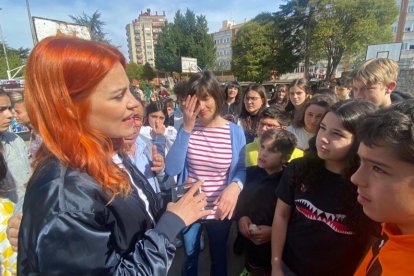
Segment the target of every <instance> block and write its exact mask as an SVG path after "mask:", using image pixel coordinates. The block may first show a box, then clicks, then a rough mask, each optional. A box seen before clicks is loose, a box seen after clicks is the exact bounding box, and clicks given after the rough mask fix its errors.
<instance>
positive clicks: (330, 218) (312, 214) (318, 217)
mask: <svg viewBox="0 0 414 276" xmlns="http://www.w3.org/2000/svg"><path fill="white" fill-rule="evenodd" d="M295 203H296V210H298V212H299V213H301V214H302V215H304V216H305V217H306V218H308V219H310V220H315V221H320V222H323V223H325V224H326V225H328V226H329V227H330V228H331V229H332V230H334V231H335V232H337V233H340V234H344V235H353V234H354V233H353V232H352V231H350V229H349V228H348V226H346V225H345V224H343V221H344V219H345V217H346V216H345V215H343V214H332V213H329V212H325V211H323V210H321V209H319V208H318V207H316V206H315V205H313V204H312V203H311V202H310V201H309V200H306V199H296V200H295Z"/></svg>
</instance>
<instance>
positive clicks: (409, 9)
mask: <svg viewBox="0 0 414 276" xmlns="http://www.w3.org/2000/svg"><path fill="white" fill-rule="evenodd" d="M408 12H410V13H411V12H414V6H413V5H411V6H408Z"/></svg>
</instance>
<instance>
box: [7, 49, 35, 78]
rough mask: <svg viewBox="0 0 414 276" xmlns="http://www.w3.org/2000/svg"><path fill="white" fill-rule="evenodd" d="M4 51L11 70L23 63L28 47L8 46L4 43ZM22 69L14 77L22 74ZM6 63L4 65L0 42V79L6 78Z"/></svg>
mask: <svg viewBox="0 0 414 276" xmlns="http://www.w3.org/2000/svg"><path fill="white" fill-rule="evenodd" d="M6 52H7V60H8V62H9V67H10V70H13V69H15V68H17V67H19V66H22V65H24V64H25V62H26V59H27V56H28V53H29V49H27V48H22V47H20V48H18V49H14V48H10V47H8V46H7V45H6ZM23 72H24V71H23V70H21V71H20V72H19V73H17V75H16V78H18V77H22V76H23ZM7 78H8V76H7V65H6V58H5V56H4V51H3V44H2V43H0V79H7Z"/></svg>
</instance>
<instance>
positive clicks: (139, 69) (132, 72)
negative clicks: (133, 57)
mask: <svg viewBox="0 0 414 276" xmlns="http://www.w3.org/2000/svg"><path fill="white" fill-rule="evenodd" d="M125 72H126V74H127V76H128V79H129V80H130V81H132V80H133V79H136V80H139V79H142V74H143V72H144V66H142V65H138V64H136V63H135V62H130V63H128V64H127V66H126V69H125Z"/></svg>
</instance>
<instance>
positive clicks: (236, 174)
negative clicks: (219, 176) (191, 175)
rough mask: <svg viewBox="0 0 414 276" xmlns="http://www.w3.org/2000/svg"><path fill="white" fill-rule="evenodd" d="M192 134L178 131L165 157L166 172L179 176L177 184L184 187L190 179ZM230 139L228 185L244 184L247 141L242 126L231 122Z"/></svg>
mask: <svg viewBox="0 0 414 276" xmlns="http://www.w3.org/2000/svg"><path fill="white" fill-rule="evenodd" d="M190 136H191V133H188V132H186V131H185V130H184V129H183V128H182V127H181V128H180V130H179V131H178V134H177V139H175V142H174V144H173V145H172V147H171V149H170V151H169V152H168V154H167V156H166V157H165V172H166V173H167V174H168V175H170V176H175V175H178V174H180V175H179V177H178V180H177V183H178V185H182V184H183V183H184V181H185V180H186V179H187V178H188V161H187V150H188V142H189V141H190ZM230 139H231V147H232V160H231V164H230V170H229V174H228V181H227V184H230V183H231V182H235V181H240V182H241V183H243V184H244V182H245V180H246V165H245V152H246V150H245V146H246V139H245V137H244V133H243V130H242V128H241V127H240V126H238V125H236V124H234V123H231V122H230Z"/></svg>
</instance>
